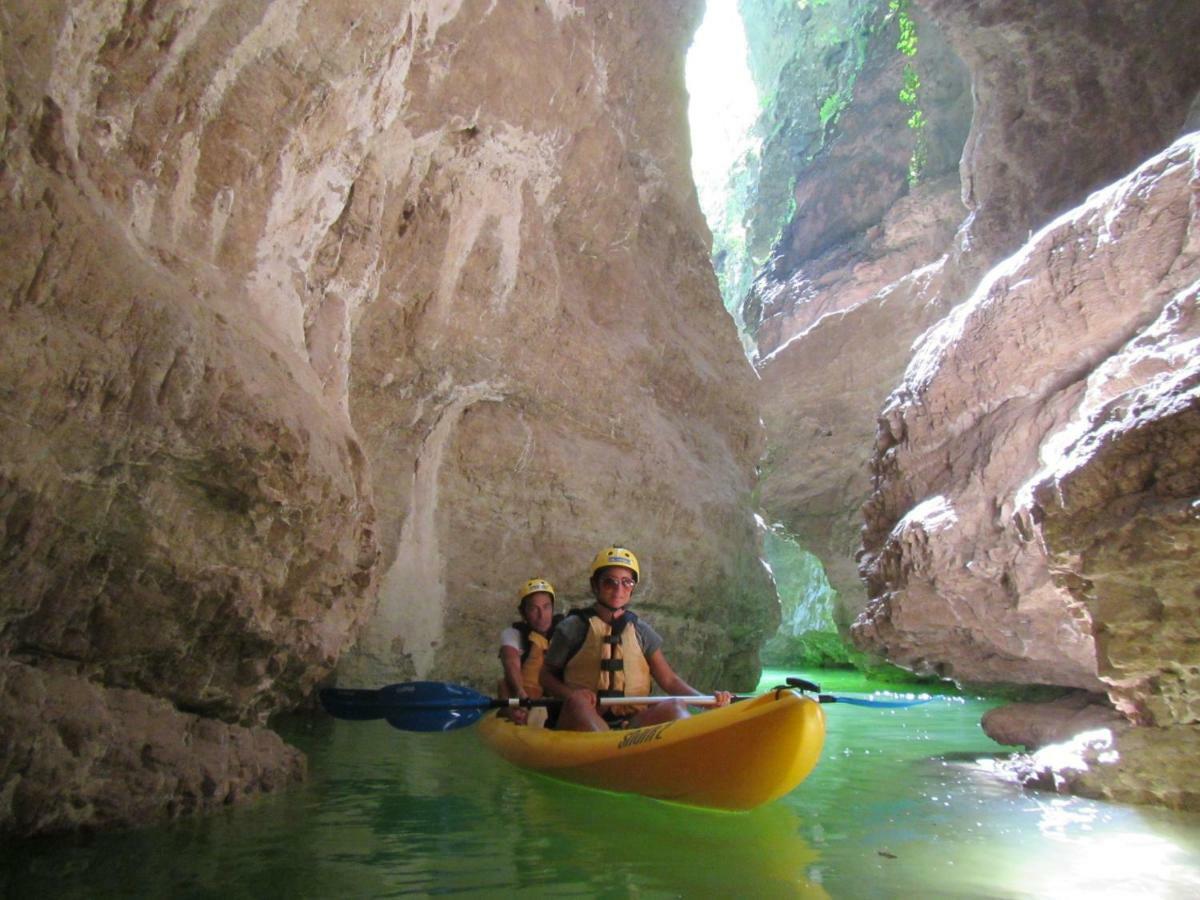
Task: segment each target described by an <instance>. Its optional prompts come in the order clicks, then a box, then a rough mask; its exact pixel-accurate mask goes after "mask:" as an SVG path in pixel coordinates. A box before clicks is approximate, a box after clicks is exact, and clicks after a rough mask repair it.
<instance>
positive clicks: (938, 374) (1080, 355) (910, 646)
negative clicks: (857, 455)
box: [854, 135, 1200, 777]
mask: <svg viewBox="0 0 1200 900" xmlns="http://www.w3.org/2000/svg"><path fill="white" fill-rule="evenodd" d="M1198 183H1200V135H1192V136H1189V137H1187V138H1185V139H1183V140H1181V141H1179V142H1178V143H1176V144H1175V145H1173V146H1172V147H1171V148H1169V149H1168V150H1167V151H1164V152H1163V153H1162V154H1161V155H1159V156H1157V157H1154V158H1153V159H1151V160H1150V161H1148V162H1147V163H1146V164H1145V165H1143V166H1142V167H1141V168H1140V169H1138V170H1137V171H1136V172H1134V173H1133V174H1132V175H1130V176H1129V177H1128V178H1126V179H1123V180H1121V181H1119V182H1117V183H1116V184H1115V185H1113V186H1112V187H1110V188H1107V189H1105V190H1104V191H1101V192H1098V193H1096V194H1095V195H1093V196H1092V197H1091V198H1089V200H1088V202H1087V203H1085V204H1084V205H1083V206H1082V207H1080V208H1079V209H1078V210H1075V211H1073V212H1071V213H1070V214H1068V215H1066V216H1064V217H1062V218H1060V219H1059V220H1057V221H1055V222H1053V223H1051V224H1050V225H1048V226H1047V227H1046V228H1045V229H1044V230H1043V231H1042V232H1040V233H1039V234H1038V235H1036V236H1035V237H1034V238H1033V240H1032V241H1031V242H1030V243H1029V244H1028V245H1027V246H1026V247H1024V248H1023V249H1022V250H1021V252H1020V253H1018V254H1017V255H1015V256H1014V257H1012V258H1011V259H1010V260H1008V261H1007V262H1005V263H1004V264H1002V265H1000V266H998V267H997V268H996V269H995V270H994V271H993V272H992V273H991V274H990V276H989V277H988V279H987V280H986V281H985V283H984V284H982V285H981V286H980V288H979V290H978V291H977V292H976V293H975V295H974V296H973V297H972V299H971V300H970V301H969V302H967V303H965V304H963V305H961V306H959V307H957V308H956V309H955V310H954V312H953V313H952V314H951V315H950V316H949V317H947V319H946V320H945V321H944V322H942V323H940V324H939V325H938V326H937V327H936V328H934V329H933V330H932V331H931V332H930V333H929V334H928V335H927V336H926V337H925V339H924V340H923V342H922V345H921V347H920V349H919V350H918V352H917V354H916V356H915V357H914V360H913V362H912V364H911V365H910V367H909V369H908V372H907V374H906V377H905V382H904V385H903V387H902V388H901V389H900V390H898V391H897V392H896V393H895V394H894V395H893V397H892V398H891V400H890V401H889V403H888V405H887V407H886V408H885V410H884V413H883V418H882V419H881V437H880V443H879V445H878V448H877V455H876V458H875V461H874V466H875V472H876V492H875V494H874V495H873V497H872V500H871V503H870V505H869V507H868V509H867V521H868V529H867V531H866V532H865V537H864V545H865V548H866V553H867V555H866V556H865V558H864V572H865V573H866V575H867V578H868V583H869V586H870V590H871V594H872V597H873V598H874V599H873V600H872V601H871V604H870V605H869V607H868V609H867V611H866V612H865V613H864V615H863V616H862V617H861V618H860V619H859V621H858V622H857V623H856V625H855V629H854V630H855V635H856V637H857V638H858V639H859V640H861V641H862V642H863V643H864V644H867V645H869V646H871V647H873V648H876V649H878V650H882V651H884V652H886V654H887V655H888V656H889V657H890V658H892V659H895V660H897V661H899V662H901V663H902V664H904V665H907V666H910V667H912V668H915V669H918V670H924V671H936V672H939V673H941V674H944V675H949V676H952V677H955V678H960V679H964V680H970V681H1005V682H1016V683H1022V682H1024V683H1031V682H1032V683H1036V682H1042V683H1048V684H1058V685H1073V686H1078V687H1082V688H1086V689H1088V690H1093V691H1095V690H1097V689H1107V690H1108V691H1109V693H1110V695H1111V696H1112V698H1113V700H1114V702H1115V703H1116V704H1117V706H1118V708H1120V709H1122V710H1123V711H1124V712H1125V713H1126V715H1127V716H1128V717H1129V718H1130V719H1131V720H1132V721H1134V722H1135V723H1138V724H1143V725H1153V726H1157V727H1158V728H1159V729H1162V731H1161V736H1160V738H1159V739H1158V740H1157V741H1154V742H1151V744H1152V745H1153V746H1154V747H1155V748H1157V749H1156V751H1155V752H1156V753H1158V754H1161V756H1162V758H1164V759H1165V758H1166V757H1167V756H1169V754H1170V753H1171V752H1172V749H1171V744H1172V740H1173V739H1174V738H1175V737H1179V738H1180V739H1182V740H1190V739H1191V737H1189V735H1191V734H1192V731H1191V728H1192V726H1194V724H1195V723H1196V722H1197V719H1198V718H1200V717H1198V714H1197V707H1196V702H1197V701H1196V696H1197V694H1196V691H1197V688H1198V687H1200V685H1198V684H1197V680H1196V679H1197V673H1198V672H1200V665H1198V664H1200V656H1197V651H1196V649H1195V648H1196V647H1197V646H1200V634H1197V626H1196V621H1197V620H1196V616H1195V610H1196V603H1197V594H1196V589H1197V584H1198V583H1200V581H1198V578H1197V568H1196V565H1197V564H1196V559H1197V555H1196V553H1197V550H1198V549H1200V508H1198V507H1197V505H1196V503H1197V500H1196V498H1197V497H1200V474H1198V473H1200V354H1198V353H1197V348H1198V346H1200V344H1198V339H1200V330H1198V327H1200V326H1198V325H1197V322H1198V319H1197V301H1198V298H1200V241H1198V239H1197V234H1198V233H1200V232H1198V227H1197V226H1198V222H1200V207H1198V206H1197V204H1196V202H1195V191H1196V186H1197V184H1198ZM949 623H952V627H947V625H948V624H949ZM1176 726H1180V727H1178V728H1177V727H1176ZM1139 764H1141V765H1146V764H1147V763H1146V761H1145V760H1144V759H1143V760H1139ZM1097 777H1102V776H1097Z"/></svg>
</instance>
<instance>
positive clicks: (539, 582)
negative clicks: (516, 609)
mask: <svg viewBox="0 0 1200 900" xmlns="http://www.w3.org/2000/svg"><path fill="white" fill-rule="evenodd" d="M540 592H545V593H547V594H549V595H550V599H551V600H553V599H554V585H552V584H551V583H550V582H548V581H547V580H546V579H545V578H530V579H529V580H528V581H527V582H525V583H524V584H523V585H521V590H520V591H518V592H517V603H521V602H523V601H524V600H525V598H526V597H528V596H529V595H530V594H537V593H540Z"/></svg>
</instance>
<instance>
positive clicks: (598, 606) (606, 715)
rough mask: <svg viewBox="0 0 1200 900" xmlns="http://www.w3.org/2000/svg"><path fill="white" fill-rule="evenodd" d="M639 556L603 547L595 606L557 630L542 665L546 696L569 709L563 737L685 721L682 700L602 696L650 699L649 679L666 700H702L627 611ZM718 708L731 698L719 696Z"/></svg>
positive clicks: (595, 569)
mask: <svg viewBox="0 0 1200 900" xmlns="http://www.w3.org/2000/svg"><path fill="white" fill-rule="evenodd" d="M639 574H640V569H639V567H638V561H637V557H636V556H634V555H633V553H632V552H631V551H630V550H627V549H625V548H624V547H606V548H605V549H603V550H601V551H600V552H599V553H598V554H596V558H595V559H594V560H593V561H592V575H591V580H590V584H591V589H592V596H593V597H594V598H595V603H593V604H592V606H591V607H589V608H587V609H578V610H573V611H572V612H571V613H569V614H568V615H567V616H566V618H564V619H563V620H562V622H561V623H560V624H559V625H558V627H557V628H556V629H555V630H554V635H553V637H552V638H551V639H550V647H549V649H548V650H547V651H546V657H545V662H544V663H543V665H542V674H541V682H542V687H543V688H544V689H545V691H546V693H547V694H550V695H551V696H554V697H561V698H562V699H563V700H564V701H566V702H565V703H563V706H562V708H561V710H560V711H559V713H558V718H557V721H556V722H555V723H554V727H556V728H558V729H559V730H566V731H607V730H609V729H610V728H641V727H642V726H644V725H654V724H657V723H659V722H667V721H670V720H671V719H682V718H685V717H686V716H687V715H688V710H687V704H686V703H685V702H684V701H682V700H669V701H664V702H661V703H655V704H653V705H652V706H640V707H639V706H604V707H601V706H600V705H599V703H598V698H600V697H622V696H624V697H638V696H645V695H648V694H649V693H650V688H651V679H653V681H654V682H655V683H657V684H658V686H659V687H660V688H662V689H663V690H664V691H666V693H668V694H676V695H686V696H700V692H699V691H697V690H696V689H695V688H693V687H692V686H691V685H690V684H688V683H687V682H686V681H684V680H683V679H682V678H680V677H679V676H678V675H676V674H675V671H674V670H673V669H672V668H671V666H670V664H669V663H668V662H667V658H666V657H665V656H664V655H663V652H662V643H663V641H662V638H661V637H660V636H659V634H658V632H656V631H655V630H654V629H653V628H651V627H650V625H649V624H647V623H646V622H644V621H642V620H641V619H639V618H638V617H637V615H636V614H634V613H633V612H632V611H631V610H630V609H629V608H628V607H629V604H630V602H631V600H632V598H633V590H634V588H635V587H636V586H637V581H638V577H639ZM715 696H716V697H717V703H718V705H719V706H724V705H725V704H727V703H729V702H730V700H731V699H732V698H733V695H732V694H730V693H728V692H725V691H718V692H716V694H715Z"/></svg>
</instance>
